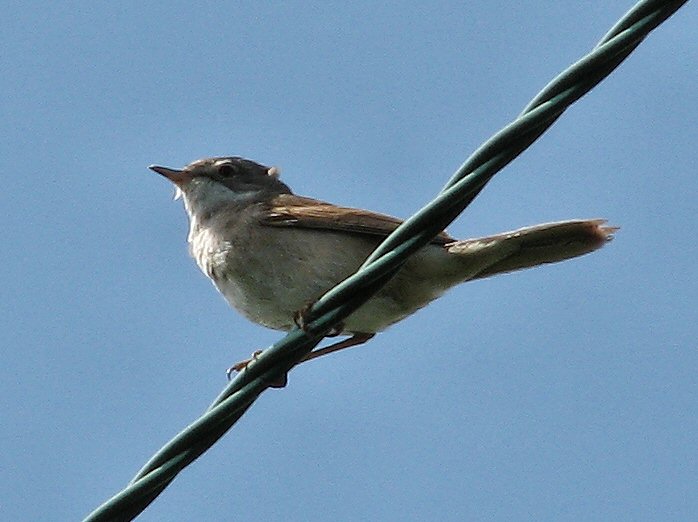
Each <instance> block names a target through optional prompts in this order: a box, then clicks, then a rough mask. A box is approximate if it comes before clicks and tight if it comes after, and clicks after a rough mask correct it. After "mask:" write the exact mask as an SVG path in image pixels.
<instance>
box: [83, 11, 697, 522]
mask: <svg viewBox="0 0 698 522" xmlns="http://www.w3.org/2000/svg"><path fill="white" fill-rule="evenodd" d="M687 1H688V0H675V1H660V0H648V1H641V2H639V3H638V4H636V5H635V6H634V7H633V8H632V9H631V10H630V11H628V12H627V13H626V14H625V15H624V16H623V17H622V18H621V19H620V20H619V21H618V22H617V23H616V24H615V25H614V26H613V27H612V28H611V29H610V30H609V31H608V33H606V35H604V37H603V38H602V39H601V41H600V42H599V43H598V44H597V45H596V46H595V47H594V49H593V50H592V51H591V52H590V53H589V54H587V55H586V56H585V57H583V58H582V59H580V60H579V61H577V62H576V63H574V64H572V65H571V66H570V67H568V68H567V69H565V70H564V71H563V72H562V73H560V74H559V75H558V76H557V77H556V78H554V79H553V80H552V81H551V82H550V83H549V84H548V85H546V86H545V87H544V88H543V90H542V91H541V92H540V93H538V94H537V95H536V96H535V97H534V98H533V99H532V100H531V102H529V103H528V104H527V105H526V107H525V108H524V109H523V111H522V112H521V114H520V115H519V116H518V117H517V118H516V119H515V120H514V121H513V122H511V123H510V124H509V125H507V126H506V127H504V128H503V129H502V130H500V131H499V132H498V133H496V134H495V135H494V136H492V138H490V139H489V140H487V141H486V142H485V143H483V144H482V145H481V146H480V147H479V148H478V149H477V150H475V152H473V153H472V154H471V155H470V157H469V158H468V159H467V160H466V161H465V162H464V163H463V164H462V165H461V166H460V168H459V169H458V170H457V171H456V172H455V173H454V174H453V176H452V177H451V179H450V180H449V181H448V183H446V185H445V186H444V188H443V189H442V191H441V192H440V193H439V194H437V196H436V197H435V198H434V199H433V200H432V201H431V202H430V203H429V204H427V205H426V206H425V207H424V208H422V209H421V210H419V211H418V212H417V213H415V214H414V215H413V216H412V217H411V218H410V219H408V220H407V221H405V222H404V223H403V224H402V225H400V227H398V228H397V229H396V230H395V231H394V232H393V233H392V234H390V236H388V237H387V238H386V239H385V241H383V242H382V243H381V244H380V245H379V246H378V248H376V250H375V251H374V252H373V253H372V254H371V255H370V256H369V257H368V259H367V260H366V261H365V262H364V264H363V265H362V266H361V267H360V268H359V269H358V271H357V272H356V273H355V274H354V275H352V276H351V277H349V278H347V279H346V280H345V281H342V282H341V283H339V284H338V285H337V286H335V287H334V288H333V289H331V290H330V291H328V292H327V293H326V294H325V295H324V296H322V297H321V298H320V299H319V300H318V301H317V302H316V303H315V304H314V305H313V306H312V307H311V309H310V310H309V315H308V318H307V328H308V332H304V331H301V330H300V329H297V328H296V329H294V330H292V331H291V332H289V333H288V334H287V335H286V336H285V337H284V338H282V339H281V340H279V341H277V342H276V343H274V344H273V345H272V346H271V347H269V348H268V349H267V350H265V351H264V352H263V353H262V354H261V355H260V356H259V357H258V358H257V359H256V360H255V361H254V362H252V363H251V364H250V365H249V366H248V367H247V369H246V370H245V371H243V372H241V373H240V374H238V375H237V376H236V377H235V379H233V380H232V381H231V382H230V383H229V384H228V386H226V388H225V389H224V390H223V391H222V392H221V393H220V395H219V396H218V397H217V398H216V399H215V400H214V401H213V403H212V404H211V405H210V406H209V408H208V409H207V410H206V411H205V412H204V414H203V415H202V416H201V417H200V418H199V419H197V420H196V421H194V422H193V423H192V424H191V425H190V426H188V427H187V428H186V429H184V430H183V431H182V432H181V433H179V434H178V435H177V436H175V437H174V438H173V439H172V440H171V441H170V442H168V443H167V444H166V445H165V446H163V447H162V448H161V449H160V450H159V451H158V452H157V453H156V454H155V455H153V457H151V459H150V460H149V461H148V462H147V463H146V464H145V465H144V466H143V468H141V470H140V471H139V472H138V473H137V474H136V476H135V477H134V478H133V479H132V480H131V482H130V483H129V484H128V485H127V486H126V487H125V488H124V489H123V490H122V491H120V492H119V493H117V494H116V495H114V496H113V497H112V498H110V499H109V500H107V501H106V502H105V503H103V504H102V505H101V506H99V507H98V508H97V509H95V510H94V511H93V512H92V513H91V514H90V515H88V516H87V518H85V521H86V522H97V521H108V520H119V521H122V520H132V519H133V518H135V517H136V516H138V514H140V513H141V512H142V511H143V510H144V509H145V508H146V507H148V505H149V504H150V503H151V502H153V500H155V499H156V498H157V496H158V495H160V493H162V491H164V490H165V488H166V487H167V486H168V485H169V484H170V482H172V480H174V478H175V477H176V476H177V474H178V473H179V472H180V471H181V470H182V469H184V468H185V467H186V466H188V465H189V464H191V463H192V462H193V461H194V460H196V459H197V458H198V457H199V456H200V455H202V454H203V453H204V452H205V451H206V450H207V449H208V448H210V447H211V446H212V445H213V444H215V442H216V441H217V440H218V439H220V438H221V437H222V436H223V435H224V434H225V433H226V432H227V431H228V430H229V429H230V428H231V427H232V426H233V425H234V424H235V423H236V422H237V420H238V419H239V418H240V417H242V415H243V414H244V413H245V412H246V411H247V409H248V408H250V407H251V406H252V404H253V403H254V401H255V400H256V399H257V397H259V395H260V394H261V393H263V392H264V390H266V389H267V388H268V387H269V386H270V385H271V384H273V383H274V382H276V381H278V379H279V378H280V377H282V376H284V375H285V374H286V373H287V372H288V371H289V370H291V369H292V368H293V367H294V366H295V365H296V364H298V362H299V361H300V360H302V359H303V357H304V356H305V355H306V354H308V353H310V351H312V349H313V348H314V347H315V346H317V344H318V343H319V342H320V341H321V340H322V339H323V337H324V335H325V334H326V333H328V332H329V331H330V330H331V329H332V327H333V326H335V325H337V324H338V323H340V322H341V321H342V320H343V319H344V318H345V317H347V316H348V315H350V314H351V313H352V312H354V311H355V310H356V309H357V308H359V307H360V306H361V305H362V304H363V303H365V302H366V301H367V300H368V299H370V298H371V296H373V294H375V293H376V292H377V291H378V290H379V289H380V288H381V287H382V286H383V285H384V284H386V283H387V282H388V281H389V280H390V278H391V277H392V276H394V275H395V274H396V273H397V271H398V270H399V269H400V267H401V266H402V264H403V263H404V262H405V261H406V259H407V258H408V257H409V256H410V255H412V254H414V253H415V252H416V251H417V250H419V249H420V248H422V247H423V246H424V245H426V244H427V243H428V242H429V241H430V240H431V239H432V238H433V237H434V236H435V235H436V234H438V233H439V232H440V231H441V230H443V229H444V228H446V226H447V225H448V224H449V223H451V222H452V221H453V220H454V219H455V218H456V217H457V216H458V215H459V214H460V213H461V212H462V211H463V210H465V208H466V207H467V206H468V205H469V204H470V203H471V202H472V201H473V200H474V199H475V197H476V196H477V195H478V194H479V193H480V191H481V190H482V189H483V188H484V187H485V185H486V184H487V183H488V182H489V180H490V179H492V177H493V176H494V175H495V174H496V173H497V172H499V171H500V170H501V169H502V168H504V167H505V166H506V165H508V164H509V163H510V162H511V161H513V160H514V159H515V158H516V157H517V156H518V155H519V154H521V152H523V151H524V150H525V149H526V148H528V147H529V146H530V145H531V144H532V143H533V142H534V141H536V140H537V139H538V138H539V137H540V136H541V135H542V134H543V133H544V132H545V131H546V130H547V129H548V128H549V127H550V126H551V125H552V124H553V123H555V121H556V120H557V119H558V118H559V117H560V116H561V115H562V113H563V112H564V111H565V110H566V109H567V107H569V106H570V105H571V104H573V103H574V102H575V101H577V100H578V99H580V98H581V97H582V96H584V95H585V94H586V93H587V92H589V91H590V90H591V89H592V88H594V87H595V86H596V85H597V84H598V83H599V82H601V81H602V80H603V79H604V78H606V77H607V76H608V75H609V74H610V73H611V72H613V70H614V69H615V68H616V67H618V66H619V65H620V64H621V63H622V62H623V61H624V60H625V59H626V58H627V57H628V56H629V55H630V53H632V52H633V51H634V50H635V48H636V47H637V46H638V45H640V43H641V42H642V40H644V38H645V37H646V36H647V35H648V34H649V33H650V32H651V31H652V30H653V29H655V28H656V27H657V26H659V25H660V24H661V23H662V22H664V21H665V20H666V19H667V18H669V17H670V16H671V15H672V14H673V13H674V12H676V11H677V10H678V9H679V8H680V7H681V6H682V5H683V4H685V3H686V2H687Z"/></svg>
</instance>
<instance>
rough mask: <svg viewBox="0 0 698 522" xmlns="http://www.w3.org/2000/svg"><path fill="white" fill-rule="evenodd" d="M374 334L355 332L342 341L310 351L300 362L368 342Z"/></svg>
mask: <svg viewBox="0 0 698 522" xmlns="http://www.w3.org/2000/svg"><path fill="white" fill-rule="evenodd" d="M335 335H339V334H335ZM375 335H376V334H374V333H355V334H354V335H352V336H351V337H349V339H344V340H343V341H339V342H338V343H334V344H331V345H329V346H326V347H325V348H320V349H319V350H315V351H313V352H310V353H309V354H308V355H306V356H305V358H303V360H302V361H301V362H305V361H312V360H313V359H317V358H318V357H322V356H323V355H327V354H328V353H333V352H338V351H339V350H344V349H345V348H351V347H352V346H359V345H360V344H364V343H365V342H368V341H370V340H371V339H373V337H374V336H375Z"/></svg>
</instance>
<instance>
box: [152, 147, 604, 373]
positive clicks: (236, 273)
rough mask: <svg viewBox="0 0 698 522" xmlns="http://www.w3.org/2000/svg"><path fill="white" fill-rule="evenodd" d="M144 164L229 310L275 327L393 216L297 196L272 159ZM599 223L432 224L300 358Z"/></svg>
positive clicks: (358, 257) (360, 339)
mask: <svg viewBox="0 0 698 522" xmlns="http://www.w3.org/2000/svg"><path fill="white" fill-rule="evenodd" d="M150 168H151V169H152V170H154V171H155V172H157V173H159V174H162V175H163V176H165V177H166V178H168V179H169V180H170V181H172V182H173V183H174V184H175V185H176V187H177V195H178V196H180V195H181V196H182V197H183V199H184V207H185V208H186V211H187V214H189V221H190V226H189V237H188V240H189V246H190V250H191V254H192V256H193V257H194V259H196V262H197V264H198V265H199V268H201V270H202V272H203V273H204V274H206V275H207V276H208V277H209V278H210V279H211V281H213V284H214V285H215V286H216V288H218V290H219V291H220V292H221V293H222V294H223V296H224V297H225V298H226V300H227V301H228V303H230V305H231V306H232V307H233V308H235V309H236V310H238V311H239V312H241V313H242V314H243V315H244V316H245V317H247V318H248V319H250V320H251V321H254V322H255V323H259V324H262V325H264V326H267V327H269V328H274V329H276V330H290V329H291V328H293V327H294V326H295V325H296V324H297V322H298V317H299V312H300V311H302V310H304V309H306V308H307V306H308V305H309V304H311V303H312V302H314V300H316V299H317V298H319V297H320V296H322V295H323V294H324V293H325V292H326V291H327V290H329V289H330V288H332V287H333V286H334V285H336V284H337V283H339V282H340V281H342V280H344V279H346V278H347V277H348V276H350V275H351V274H352V273H354V272H355V271H356V269H357V268H358V267H359V266H360V265H361V263H362V262H363V261H364V260H365V259H366V258H367V257H368V255H369V254H370V253H371V252H372V251H373V250H374V249H375V248H376V246H378V244H379V243H380V242H381V241H382V240H383V239H384V238H385V237H386V236H387V235H388V234H390V233H391V232H392V231H393V230H395V229H396V228H397V227H398V225H400V223H401V220H399V219H396V218H394V217H390V216H386V215H383V214H378V213H376V212H371V211H369V210H362V209H355V208H346V207H338V206H336V205H332V204H330V203H325V202H323V201H318V200H316V199H310V198H306V197H303V196H297V195H295V194H293V192H291V189H290V188H289V187H288V186H287V185H286V184H284V183H282V182H281V181H280V180H279V176H278V170H277V169H276V168H274V167H272V168H269V167H265V166H263V165H260V164H258V163H255V162H253V161H250V160H247V159H243V158H239V157H221V158H209V159H202V160H199V161H195V162H193V163H191V164H189V165H187V166H186V167H184V169H182V170H175V169H171V168H167V167H159V166H151V167H150ZM605 223H606V221H605V220H603V219H587V220H572V221H561V222H557V223H546V224H542V225H536V226H533V227H527V228H522V229H519V230H515V231H513V232H506V233H503V234H497V235H495V236H489V237H482V238H478V239H465V240H456V239H453V238H452V237H450V236H449V235H448V234H447V233H446V232H442V233H441V234H439V235H438V236H437V237H435V238H434V239H433V240H432V242H431V243H430V244H429V245H427V246H426V247H424V248H423V249H422V250H420V251H419V252H417V253H416V254H415V255H413V256H412V257H411V258H410V259H409V260H408V261H407V262H406V263H405V265H404V266H403V268H402V269H401V270H400V271H399V272H398V274H397V275H396V276H395V277H394V278H393V279H392V280H391V281H390V282H389V283H388V284H387V285H386V286H384V287H383V288H382V289H381V290H380V291H379V292H378V293H377V294H376V295H375V296H373V297H372V298H371V299H370V300H369V301H367V302H366V303H365V304H364V305H363V306H361V308H359V309H358V310H356V311H355V312H354V313H353V314H351V315H350V316H349V317H347V318H346V320H345V321H344V323H343V324H342V325H341V329H339V330H338V332H337V333H341V334H343V335H351V338H349V339H346V340H344V341H342V342H339V343H336V344H334V345H332V346H330V347H327V348H323V349H319V350H316V351H314V352H311V353H310V354H309V355H308V356H307V357H306V359H305V360H308V359H312V358H315V357H317V356H319V355H323V354H325V353H329V352H333V351H337V350H339V349H342V348H346V347H349V346H354V345H357V344H362V343H364V342H366V341H367V340H369V339H370V338H371V337H373V336H374V335H375V334H376V333H377V332H380V331H382V330H384V329H386V328H387V327H388V326H390V325H391V324H393V323H396V322H398V321H400V320H401V319H404V318H405V317H407V316H408V315H410V314H413V313H414V312H416V311H417V310H419V309H420V308H422V307H423V306H425V305H426V304H427V303H429V302H430V301H432V300H434V299H436V298H437V297H439V296H440V295H442V294H443V293H444V292H445V291H446V290H448V289H449V288H450V287H452V286H454V285H457V284H459V283H462V282H465V281H472V280H474V279H482V278H484V277H490V276H493V275H496V274H502V273H505V272H512V271H514V270H520V269H522V268H529V267H533V266H537V265H541V264H545V263H554V262H557V261H563V260H565V259H570V258H573V257H577V256H581V255H583V254H587V253H589V252H592V251H594V250H596V249H598V248H600V247H601V246H603V245H604V244H605V243H606V242H607V241H609V240H610V239H612V234H613V232H614V231H615V230H616V228H614V227H609V226H605ZM247 362H249V361H243V362H242V363H239V364H238V365H235V366H233V369H236V370H240V369H242V368H244V367H245V366H246V364H247Z"/></svg>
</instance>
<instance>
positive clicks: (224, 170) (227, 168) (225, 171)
mask: <svg viewBox="0 0 698 522" xmlns="http://www.w3.org/2000/svg"><path fill="white" fill-rule="evenodd" d="M235 173H236V170H235V167H233V166H232V165H231V164H229V163H224V164H223V165H221V166H220V167H218V174H220V175H221V176H222V177H224V178H229V177H231V176H234V175H235Z"/></svg>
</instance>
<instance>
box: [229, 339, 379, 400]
mask: <svg viewBox="0 0 698 522" xmlns="http://www.w3.org/2000/svg"><path fill="white" fill-rule="evenodd" d="M334 330H336V329H333V331H334ZM340 332H341V330H340ZM330 333H331V334H332V335H339V332H337V333H332V332H330ZM375 335H376V334H374V333H355V334H354V335H352V336H351V337H349V338H348V339H344V340H343V341H339V342H338V343H334V344H331V345H329V346H326V347H325V348H320V349H318V350H315V351H313V352H310V353H309V354H307V355H306V356H305V357H304V358H303V359H301V360H300V362H299V364H300V363H302V362H306V361H312V360H313V359H317V358H318V357H322V356H323V355H327V354H330V353H334V352H338V351H339V350H344V349H345V348H351V347H352V346H359V345H360V344H364V343H365V342H367V341H369V340H371V339H372V338H373V337H374V336H375ZM329 336H330V335H328V337H329ZM260 353H262V350H257V351H256V352H254V353H253V354H252V357H250V358H249V359H245V360H244V361H240V362H238V363H235V364H233V365H232V366H231V367H230V368H228V371H227V372H226V375H227V376H228V380H230V379H231V376H232V374H233V372H241V371H242V370H244V369H245V368H247V366H248V365H249V364H250V363H251V362H252V361H254V360H255V359H256V358H257V357H258V356H259V354H260ZM284 386H286V379H283V380H280V381H279V382H278V383H273V384H272V386H271V387H272V388H283V387H284Z"/></svg>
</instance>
